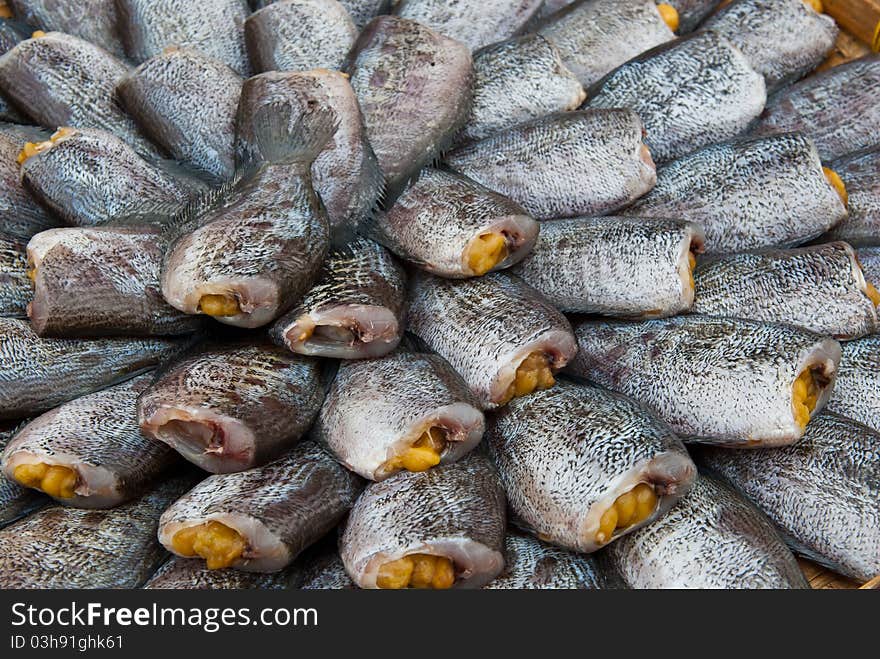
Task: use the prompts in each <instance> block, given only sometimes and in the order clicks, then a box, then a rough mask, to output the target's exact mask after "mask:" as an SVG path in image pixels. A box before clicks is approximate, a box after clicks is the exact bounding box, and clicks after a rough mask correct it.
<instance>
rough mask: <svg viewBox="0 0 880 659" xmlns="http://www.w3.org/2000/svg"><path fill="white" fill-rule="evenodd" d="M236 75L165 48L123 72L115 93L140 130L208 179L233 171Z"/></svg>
mask: <svg viewBox="0 0 880 659" xmlns="http://www.w3.org/2000/svg"><path fill="white" fill-rule="evenodd" d="M241 86H242V79H241V77H240V76H239V75H238V74H237V73H236V72H235V71H233V70H232V69H231V68H229V67H228V66H227V65H226V64H224V63H223V62H221V61H219V60H215V59H212V58H210V57H208V56H206V55H203V54H201V53H199V52H197V51H193V50H186V49H181V48H176V47H175V48H168V49H166V50H165V51H163V52H162V53H161V54H159V55H156V56H155V57H153V58H152V59H149V60H147V61H146V62H144V63H143V64H141V65H140V66H139V67H138V68H137V69H135V70H134V71H132V72H131V73H129V74H128V75H127V76H125V77H124V78H123V79H122V80H121V81H120V82H119V86H118V88H117V89H118V93H119V97H120V99H121V100H122V103H123V105H124V106H125V108H126V110H127V111H128V112H129V114H130V115H131V116H132V117H134V119H135V121H137V123H138V124H139V125H140V126H141V128H143V130H144V132H146V134H147V135H149V136H150V138H151V139H152V140H153V141H154V142H156V143H157V144H158V145H159V146H161V147H162V148H163V149H165V150H166V151H167V152H168V153H169V154H171V156H173V157H174V158H176V159H177V160H179V161H181V162H183V163H185V164H187V165H189V166H191V167H193V168H195V169H197V170H199V171H201V172H203V173H204V174H205V176H207V177H209V178H210V180H211V181H212V182H213V181H215V180H226V179H230V178H232V176H233V174H234V172H235V155H234V153H233V148H234V141H235V115H236V112H237V110H238V102H239V98H240V96H241Z"/></svg>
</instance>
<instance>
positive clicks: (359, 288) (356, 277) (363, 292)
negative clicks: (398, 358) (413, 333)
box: [270, 239, 406, 359]
mask: <svg viewBox="0 0 880 659" xmlns="http://www.w3.org/2000/svg"><path fill="white" fill-rule="evenodd" d="M405 302H406V273H405V272H404V270H403V268H402V267H401V266H400V265H399V264H398V263H397V261H395V259H394V257H393V256H392V255H391V253H390V252H388V251H387V250H386V249H385V248H384V247H381V246H380V245H377V244H376V243H374V242H372V241H369V240H363V239H360V240H356V241H354V242H351V243H349V244H347V245H345V246H343V247H340V248H337V249H334V250H333V251H331V253H330V255H329V257H328V258H327V260H326V261H325V262H324V267H323V271H322V274H321V276H320V278H319V279H318V282H317V284H315V286H314V287H313V288H312V289H311V290H310V291H309V292H308V293H306V296H305V298H304V299H303V301H302V302H301V303H300V304H299V305H297V307H296V308H294V309H293V310H292V311H291V312H290V313H288V314H286V315H285V316H283V317H282V318H280V319H279V320H278V322H277V323H275V325H274V326H273V327H272V330H271V331H270V335H271V337H272V339H273V340H274V341H275V343H277V344H278V345H280V346H284V347H285V348H287V349H289V350H292V351H293V352H297V353H300V354H303V355H312V356H315V357H330V358H337V359H362V358H366V357H380V356H382V355H384V354H387V353H389V352H391V351H392V350H394V349H395V348H396V347H397V345H398V344H399V343H400V339H401V337H402V336H403V332H404V314H405V311H406V309H405ZM322 327H323V328H325V330H327V331H329V332H330V334H325V335H323V336H322V335H321V329H320V328H322ZM304 332H306V333H308V332H312V334H311V335H310V336H309V337H308V338H307V339H306V340H305V341H303V340H301V338H300V337H301V336H302V335H303V333H304Z"/></svg>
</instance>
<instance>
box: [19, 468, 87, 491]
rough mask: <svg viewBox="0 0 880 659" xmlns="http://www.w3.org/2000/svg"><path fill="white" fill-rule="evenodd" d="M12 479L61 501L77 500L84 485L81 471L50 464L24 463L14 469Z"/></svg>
mask: <svg viewBox="0 0 880 659" xmlns="http://www.w3.org/2000/svg"><path fill="white" fill-rule="evenodd" d="M12 477H13V479H14V480H15V481H16V482H17V483H19V484H20V485H22V486H24V487H28V488H31V489H34V490H39V491H40V492H43V493H44V494H47V495H49V496H50V497H52V498H53V499H61V500H65V499H74V498H76V496H77V494H78V492H77V490H78V489H80V488H82V486H83V485H84V482H83V478H82V475H81V474H80V473H79V470H77V469H75V468H73V467H69V466H66V465H59V464H53V463H48V462H23V463H22V464H19V465H17V466H16V467H15V468H14V469H13V471H12Z"/></svg>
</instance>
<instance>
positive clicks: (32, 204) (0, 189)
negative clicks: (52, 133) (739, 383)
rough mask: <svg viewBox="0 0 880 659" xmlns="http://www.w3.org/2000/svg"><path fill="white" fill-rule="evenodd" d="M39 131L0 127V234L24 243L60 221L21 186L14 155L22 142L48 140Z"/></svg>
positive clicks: (15, 155) (2, 125) (45, 134)
mask: <svg viewBox="0 0 880 659" xmlns="http://www.w3.org/2000/svg"><path fill="white" fill-rule="evenodd" d="M48 137H49V135H48V133H45V132H44V131H42V130H41V129H39V128H36V127H29V128H23V127H19V126H14V125H12V124H0V226H2V227H3V233H4V234H5V235H6V236H8V237H10V238H16V239H19V240H23V241H24V242H27V241H28V240H30V238H31V236H33V235H34V234H36V233H39V232H40V231H44V230H46V229H51V228H52V227H57V226H59V225H60V224H61V220H60V219H59V218H56V217H55V216H53V215H52V214H51V213H49V212H48V211H47V210H46V209H45V208H43V207H42V206H41V205H40V204H38V203H37V200H36V199H34V198H33V197H32V196H31V195H30V194H29V193H28V191H27V190H26V189H25V188H24V186H23V185H22V183H21V176H20V168H19V165H18V154H19V153H21V150H22V147H23V146H24V145H25V143H26V142H29V141H35V142H40V141H42V140H44V139H48Z"/></svg>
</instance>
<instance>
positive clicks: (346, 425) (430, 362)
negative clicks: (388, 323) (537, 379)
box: [313, 351, 485, 481]
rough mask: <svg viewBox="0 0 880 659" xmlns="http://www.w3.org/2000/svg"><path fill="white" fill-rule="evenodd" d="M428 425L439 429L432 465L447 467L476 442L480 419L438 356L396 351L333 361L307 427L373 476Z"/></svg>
mask: <svg viewBox="0 0 880 659" xmlns="http://www.w3.org/2000/svg"><path fill="white" fill-rule="evenodd" d="M430 428H441V429H442V430H443V431H444V432H445V440H446V441H447V442H448V444H447V446H446V448H445V449H444V450H443V452H442V453H441V459H440V464H448V463H451V462H455V461H456V460H458V459H460V458H461V457H462V456H464V455H466V454H467V453H468V451H470V450H471V449H473V448H474V447H475V446H476V445H477V444H478V443H479V441H480V440H481V439H482V437H483V430H484V428H485V420H484V418H483V413H482V412H481V411H480V409H479V406H478V403H477V401H476V399H475V398H474V396H473V394H471V392H470V391H469V390H468V388H467V385H466V384H465V383H464V381H463V380H462V379H461V376H459V375H458V374H457V373H456V372H455V371H453V370H452V367H451V366H450V365H449V364H448V363H447V362H446V361H445V360H444V359H442V358H441V357H439V356H437V355H429V354H418V353H409V352H403V351H398V352H397V353H394V354H392V355H388V356H387V357H383V358H382V359H371V360H366V361H358V362H346V363H343V364H341V365H340V367H339V372H338V373H337V375H336V379H335V380H334V381H333V384H332V385H331V386H330V390H329V391H328V392H327V399H326V401H325V403H324V406H323V407H322V408H321V413H320V414H319V416H318V420H317V421H316V423H315V428H314V431H313V432H314V436H315V437H316V438H317V439H318V440H319V441H321V442H322V443H323V444H324V445H325V446H327V447H328V448H329V449H330V450H331V451H332V452H333V453H334V455H336V459H337V460H339V461H340V462H341V463H342V464H343V465H345V466H346V467H348V468H349V469H351V470H352V471H355V472H357V473H358V474H360V475H361V476H363V477H364V478H367V479H369V480H375V481H379V480H384V479H386V478H388V477H390V476H393V475H394V474H395V473H397V471H400V470H401V469H400V468H399V469H398V470H397V471H389V470H387V469H385V468H383V465H384V464H385V463H386V462H387V461H388V460H389V459H391V458H393V457H395V456H396V455H399V454H400V453H401V452H403V451H404V450H406V449H407V448H409V447H410V446H411V445H412V443H413V442H415V441H416V440H418V439H419V438H420V437H421V436H422V434H423V433H424V432H427V431H428V430H429V429H430Z"/></svg>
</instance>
